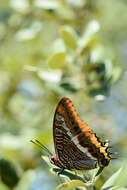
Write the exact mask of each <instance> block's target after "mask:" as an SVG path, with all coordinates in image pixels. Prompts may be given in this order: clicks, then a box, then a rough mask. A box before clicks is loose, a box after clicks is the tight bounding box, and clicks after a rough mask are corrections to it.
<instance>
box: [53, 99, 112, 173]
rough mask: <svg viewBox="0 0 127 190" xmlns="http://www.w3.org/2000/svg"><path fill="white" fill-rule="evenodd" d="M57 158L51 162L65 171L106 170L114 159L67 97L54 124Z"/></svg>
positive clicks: (57, 113)
mask: <svg viewBox="0 0 127 190" xmlns="http://www.w3.org/2000/svg"><path fill="white" fill-rule="evenodd" d="M53 137H54V145H55V155H54V156H52V157H51V163H53V164H54V165H56V166H58V167H59V168H63V169H69V170H72V169H77V170H84V169H85V170H86V169H88V170H89V169H94V168H96V167H98V166H99V167H105V166H107V165H108V164H109V162H110V160H111V157H110V155H109V152H108V147H107V146H105V144H104V143H103V142H101V141H100V139H99V138H98V137H97V136H96V134H95V133H93V131H92V129H90V128H89V127H88V125H87V124H86V123H84V122H83V121H81V119H80V117H79V116H78V114H77V112H76V110H75V108H74V106H73V104H72V102H71V100H70V99H69V98H67V97H63V98H62V99H61V100H60V102H59V104H58V106H57V108H56V111H55V115H54V121H53Z"/></svg>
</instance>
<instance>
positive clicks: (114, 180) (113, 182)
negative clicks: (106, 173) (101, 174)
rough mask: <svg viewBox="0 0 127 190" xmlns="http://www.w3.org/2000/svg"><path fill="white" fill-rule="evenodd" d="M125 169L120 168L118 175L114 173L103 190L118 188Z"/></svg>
mask: <svg viewBox="0 0 127 190" xmlns="http://www.w3.org/2000/svg"><path fill="white" fill-rule="evenodd" d="M122 170H123V168H120V169H119V170H118V171H117V172H116V173H114V174H113V175H112V176H111V177H110V178H109V179H108V180H107V181H106V182H105V183H104V185H103V186H102V187H101V190H104V189H106V188H109V187H112V186H116V183H117V180H118V179H119V178H120V176H121V173H122Z"/></svg>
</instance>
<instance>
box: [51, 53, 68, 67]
mask: <svg viewBox="0 0 127 190" xmlns="http://www.w3.org/2000/svg"><path fill="white" fill-rule="evenodd" d="M65 62H66V52H56V53H54V54H53V55H51V57H49V59H48V65H49V66H50V68H52V69H61V68H63V67H64V66H65Z"/></svg>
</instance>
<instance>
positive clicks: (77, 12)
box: [0, 0, 127, 190]
mask: <svg viewBox="0 0 127 190" xmlns="http://www.w3.org/2000/svg"><path fill="white" fill-rule="evenodd" d="M126 60H127V1H126V0H121V1H119V0H110V1H105V0H96V1H95V0H76V1H75V0H0V176H1V180H0V189H1V190H8V189H15V190H28V189H29V190H52V189H55V187H56V185H57V184H58V183H59V180H58V177H57V176H55V175H54V174H53V173H51V172H50V169H49V167H48V166H47V164H46V163H45V162H44V161H43V160H42V159H41V154H43V155H45V154H46V153H45V152H43V151H42V150H40V149H39V148H38V147H35V146H34V145H33V144H32V143H30V140H31V139H34V138H36V139H38V140H40V141H41V142H42V143H43V144H44V145H45V146H47V147H48V148H49V149H50V150H51V151H52V152H54V145H53V137H52V125H53V124H52V121H53V116H54V111H55V107H56V105H57V103H58V101H59V99H60V98H61V97H62V96H68V97H69V98H71V99H72V101H73V103H74V105H75V107H76V109H77V111H78V113H79V115H80V116H81V118H82V119H83V120H85V121H86V122H87V123H88V124H89V126H90V127H91V128H92V129H93V130H94V131H95V132H96V133H97V135H98V136H99V137H101V139H102V140H105V139H109V140H110V144H111V146H113V151H117V152H118V155H117V159H116V160H113V161H112V162H111V163H110V166H109V167H107V168H106V169H105V170H104V172H103V173H102V175H101V176H100V178H99V179H98V181H97V184H96V187H97V188H98V189H100V187H101V186H102V184H103V183H104V182H105V181H106V179H108V178H109V177H110V176H111V175H112V174H113V173H114V172H115V171H117V170H118V169H119V168H120V167H121V166H124V170H123V172H122V174H121V177H120V178H119V185H120V186H123V187H126V186H127V181H126V178H127V145H126V144H127V63H126Z"/></svg>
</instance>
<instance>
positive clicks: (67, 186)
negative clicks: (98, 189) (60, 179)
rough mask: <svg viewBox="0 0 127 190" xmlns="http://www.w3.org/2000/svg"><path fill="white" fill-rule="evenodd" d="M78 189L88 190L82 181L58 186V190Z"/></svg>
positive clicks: (72, 181) (73, 181)
mask: <svg viewBox="0 0 127 190" xmlns="http://www.w3.org/2000/svg"><path fill="white" fill-rule="evenodd" d="M76 187H84V190H85V189H86V188H85V184H84V183H83V182H82V181H80V180H71V181H69V182H65V183H63V184H60V185H59V186H57V190H64V189H65V190H66V189H68V190H70V189H73V188H76Z"/></svg>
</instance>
